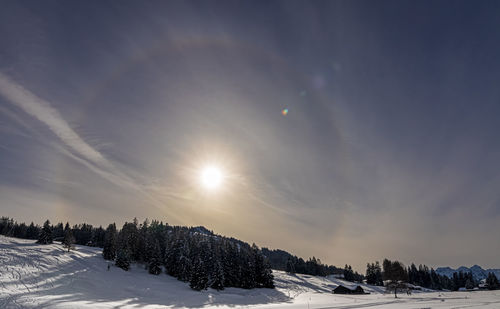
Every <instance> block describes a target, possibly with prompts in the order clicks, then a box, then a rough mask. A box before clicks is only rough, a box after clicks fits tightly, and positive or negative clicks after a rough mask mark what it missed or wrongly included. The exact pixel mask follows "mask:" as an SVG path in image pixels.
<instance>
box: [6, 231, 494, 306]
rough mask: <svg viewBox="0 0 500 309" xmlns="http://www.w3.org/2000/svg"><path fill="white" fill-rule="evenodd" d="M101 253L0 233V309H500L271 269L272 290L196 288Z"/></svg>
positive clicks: (489, 297) (488, 297)
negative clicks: (343, 290)
mask: <svg viewBox="0 0 500 309" xmlns="http://www.w3.org/2000/svg"><path fill="white" fill-rule="evenodd" d="M107 265H108V262H107V261H105V260H104V259H103V258H102V257H101V250H100V249H98V248H90V247H84V246H76V251H72V252H70V253H68V252H66V251H65V250H63V248H62V246H61V245H60V244H53V245H46V246H43V245H37V244H35V243H34V241H29V240H21V239H15V238H7V237H3V236H0V308H165V307H170V308H202V307H203V308H215V307H217V308H220V309H223V308H234V307H245V308H256V309H264V308H323V309H326V308H344V309H347V308H366V307H369V308H403V309H404V308H464V307H467V308H499V307H500V291H474V292H422V293H418V294H416V293H414V294H413V295H411V296H408V295H406V294H401V295H400V296H399V298H398V299H394V296H393V295H392V294H384V293H383V292H384V289H383V288H381V287H372V286H368V285H364V284H362V285H361V286H362V287H363V289H365V291H367V292H370V293H371V294H370V295H337V294H332V293H331V291H332V289H333V288H335V287H336V286H337V285H338V284H342V285H345V286H348V287H354V286H356V284H353V283H350V282H346V281H343V280H342V279H336V278H333V277H329V278H322V277H314V276H308V275H289V274H286V273H284V272H281V271H274V272H273V273H274V276H275V284H276V289H274V290H272V289H253V290H243V289H236V288H228V289H226V290H224V291H221V292H217V291H214V290H207V291H202V292H197V291H193V290H191V289H190V288H189V286H188V284H186V283H184V282H181V281H178V280H177V279H175V278H173V277H170V276H167V275H165V274H161V275H159V276H153V275H150V274H148V273H147V271H146V270H145V269H144V267H142V266H140V265H133V266H132V269H131V271H129V272H126V271H123V270H121V269H119V268H117V267H114V266H111V268H110V270H109V271H107Z"/></svg>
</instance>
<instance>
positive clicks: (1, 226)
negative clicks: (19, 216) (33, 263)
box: [0, 217, 105, 248]
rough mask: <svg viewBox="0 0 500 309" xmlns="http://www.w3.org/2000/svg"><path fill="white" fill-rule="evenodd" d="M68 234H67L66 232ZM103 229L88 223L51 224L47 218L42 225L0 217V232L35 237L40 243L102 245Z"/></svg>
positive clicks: (12, 235)
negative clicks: (72, 224) (58, 242)
mask: <svg viewBox="0 0 500 309" xmlns="http://www.w3.org/2000/svg"><path fill="white" fill-rule="evenodd" d="M68 233H69V234H70V235H67V234H68ZM104 233H105V231H104V229H103V228H102V227H93V226H92V225H89V224H85V223H84V224H79V225H74V226H73V227H72V228H70V225H69V223H66V226H65V225H63V223H61V222H60V223H57V224H56V225H51V223H50V221H49V220H47V221H45V223H44V224H43V226H39V225H35V224H34V223H33V222H31V224H30V225H26V224H25V223H18V222H17V221H14V219H12V218H8V217H1V218H0V234H1V235H5V236H10V237H17V238H23V239H36V240H37V242H38V243H40V244H51V243H52V242H53V241H54V240H56V241H61V242H64V243H65V244H69V242H71V243H72V244H78V245H85V246H93V247H101V248H102V247H103V245H104Z"/></svg>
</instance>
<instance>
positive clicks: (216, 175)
mask: <svg viewBox="0 0 500 309" xmlns="http://www.w3.org/2000/svg"><path fill="white" fill-rule="evenodd" d="M222 178H223V175H222V172H221V170H220V169H219V168H218V167H216V166H207V167H205V168H204V169H203V170H202V172H201V183H202V184H203V186H204V187H205V188H207V189H210V190H214V189H217V188H218V187H220V186H221V184H222Z"/></svg>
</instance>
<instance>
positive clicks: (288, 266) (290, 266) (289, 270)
mask: <svg viewBox="0 0 500 309" xmlns="http://www.w3.org/2000/svg"><path fill="white" fill-rule="evenodd" d="M285 271H286V272H287V273H289V274H295V265H294V263H293V261H292V258H291V257H288V260H287V261H286V266H285Z"/></svg>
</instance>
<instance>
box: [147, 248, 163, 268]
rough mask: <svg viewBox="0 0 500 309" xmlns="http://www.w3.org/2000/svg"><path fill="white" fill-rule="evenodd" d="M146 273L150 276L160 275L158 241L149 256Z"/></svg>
mask: <svg viewBox="0 0 500 309" xmlns="http://www.w3.org/2000/svg"><path fill="white" fill-rule="evenodd" d="M148 271H149V273H150V274H152V275H159V274H161V252H160V244H159V242H158V240H156V241H155V243H154V246H153V249H152V252H151V256H150V257H149V263H148Z"/></svg>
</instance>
